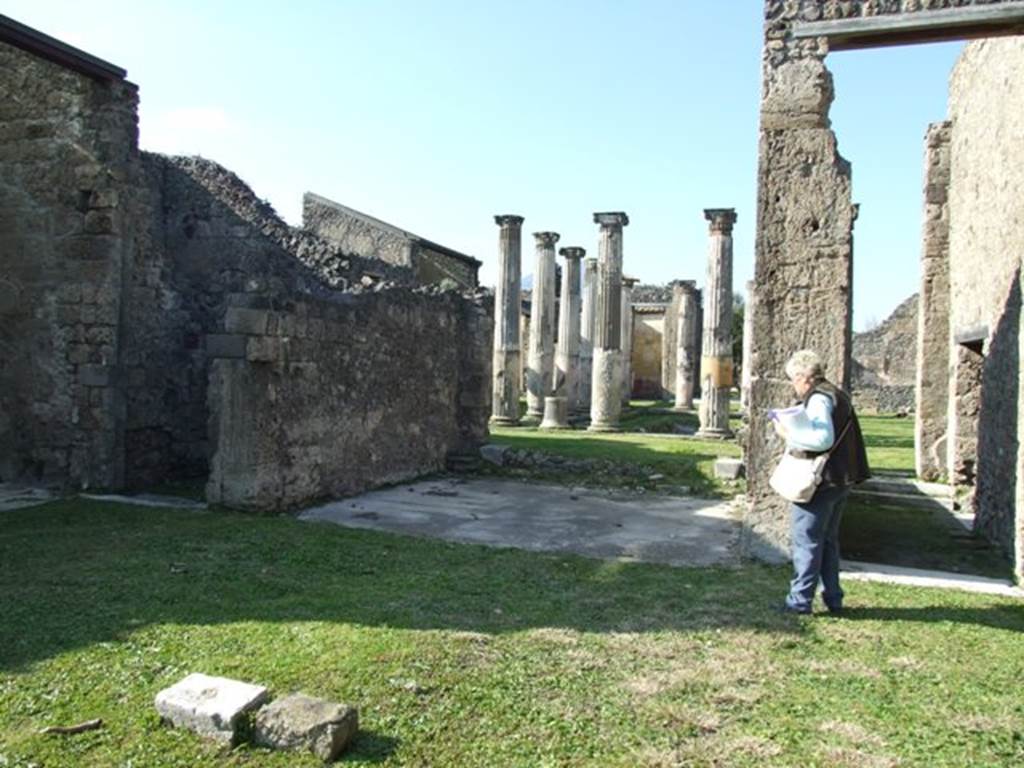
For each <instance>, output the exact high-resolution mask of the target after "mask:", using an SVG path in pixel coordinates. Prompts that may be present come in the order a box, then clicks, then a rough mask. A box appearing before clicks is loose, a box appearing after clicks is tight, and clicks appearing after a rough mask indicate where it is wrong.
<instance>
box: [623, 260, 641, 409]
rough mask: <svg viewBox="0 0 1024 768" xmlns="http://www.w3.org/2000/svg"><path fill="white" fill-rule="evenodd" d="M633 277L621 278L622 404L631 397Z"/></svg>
mask: <svg viewBox="0 0 1024 768" xmlns="http://www.w3.org/2000/svg"><path fill="white" fill-rule="evenodd" d="M639 282H640V281H639V280H637V279H636V278H635V277H625V276H624V277H623V278H622V404H623V405H629V399H630V397H632V396H633V286H634V285H636V284H637V283H639Z"/></svg>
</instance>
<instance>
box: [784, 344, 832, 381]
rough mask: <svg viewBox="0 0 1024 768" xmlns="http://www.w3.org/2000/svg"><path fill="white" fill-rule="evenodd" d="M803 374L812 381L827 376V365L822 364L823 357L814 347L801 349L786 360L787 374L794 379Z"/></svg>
mask: <svg viewBox="0 0 1024 768" xmlns="http://www.w3.org/2000/svg"><path fill="white" fill-rule="evenodd" d="M801 374H802V375H804V376H806V377H807V378H809V379H811V380H812V381H818V380H820V379H823V378H825V366H823V365H822V363H821V358H820V357H818V353H817V352H815V351H814V350H813V349H801V350H800V351H799V352H794V353H793V354H792V356H791V357H790V358H789V360H788V361H786V376H788V377H789V378H791V379H792V378H793V377H794V376H798V375H801Z"/></svg>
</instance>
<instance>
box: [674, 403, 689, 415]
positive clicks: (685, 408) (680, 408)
mask: <svg viewBox="0 0 1024 768" xmlns="http://www.w3.org/2000/svg"><path fill="white" fill-rule="evenodd" d="M692 411H693V403H690V404H689V405H673V406H672V412H673V413H691V412H692Z"/></svg>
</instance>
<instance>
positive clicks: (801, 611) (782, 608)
mask: <svg viewBox="0 0 1024 768" xmlns="http://www.w3.org/2000/svg"><path fill="white" fill-rule="evenodd" d="M775 611H776V613H795V614H797V615H798V616H810V615H811V609H810V608H795V607H793V606H792V605H790V604H789V603H783V604H782V605H777V606H775Z"/></svg>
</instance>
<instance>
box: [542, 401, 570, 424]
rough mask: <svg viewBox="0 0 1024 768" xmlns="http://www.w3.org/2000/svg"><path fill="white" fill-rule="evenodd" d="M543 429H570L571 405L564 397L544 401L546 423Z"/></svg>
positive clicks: (544, 422)
mask: <svg viewBox="0 0 1024 768" xmlns="http://www.w3.org/2000/svg"><path fill="white" fill-rule="evenodd" d="M540 428H541V429H569V404H568V403H567V402H566V399H565V398H564V397H548V398H545V399H544V421H542V422H541V423H540Z"/></svg>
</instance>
